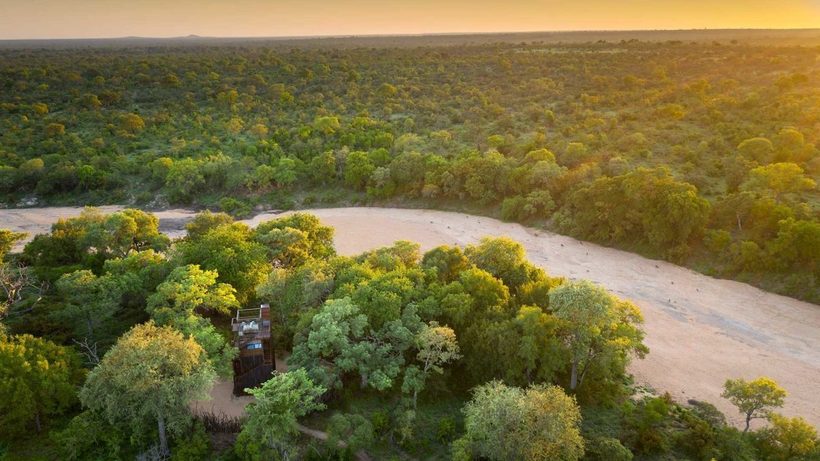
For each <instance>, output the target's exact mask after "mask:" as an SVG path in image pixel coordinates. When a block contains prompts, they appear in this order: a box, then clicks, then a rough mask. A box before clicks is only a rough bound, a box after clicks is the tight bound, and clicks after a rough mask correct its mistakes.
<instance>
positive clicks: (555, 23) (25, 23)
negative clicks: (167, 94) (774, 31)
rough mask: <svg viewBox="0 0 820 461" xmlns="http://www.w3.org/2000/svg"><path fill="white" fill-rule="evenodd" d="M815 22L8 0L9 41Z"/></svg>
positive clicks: (488, 4) (561, 11)
mask: <svg viewBox="0 0 820 461" xmlns="http://www.w3.org/2000/svg"><path fill="white" fill-rule="evenodd" d="M815 27H820V0H617V1H616V0H502V1H498V0H495V1H491V0H412V1H411V0H0V39H16V38H89V37H123V36H144V37H149V36H150V37H173V36H182V35H189V34H196V35H202V36H221V37H252V36H301V35H353V34H355V35H365V34H416V33H438V32H498V31H541V30H593V29H594V30H605V29H701V28H815Z"/></svg>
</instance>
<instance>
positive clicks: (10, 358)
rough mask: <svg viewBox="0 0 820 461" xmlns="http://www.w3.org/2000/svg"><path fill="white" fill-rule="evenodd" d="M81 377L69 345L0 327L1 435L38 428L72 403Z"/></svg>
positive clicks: (6, 438) (2, 436) (10, 434)
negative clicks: (4, 330) (5, 331)
mask: <svg viewBox="0 0 820 461" xmlns="http://www.w3.org/2000/svg"><path fill="white" fill-rule="evenodd" d="M82 378H83V373H82V371H81V369H80V360H79V358H78V357H77V355H76V354H75V353H74V352H73V351H72V350H71V349H68V348H65V347H62V346H58V345H57V344H54V343H52V342H51V341H48V340H45V339H41V338H35V337H34V336H31V335H19V336H6V335H5V334H4V333H3V332H2V331H0V395H2V396H3V397H2V398H0V439H3V440H5V441H9V440H11V439H12V438H14V437H16V436H19V435H21V434H24V433H26V432H27V431H29V430H31V429H34V430H36V431H37V432H39V431H40V430H41V429H42V427H43V426H44V425H46V424H47V423H48V422H49V420H50V419H51V418H53V417H56V416H59V415H60V414H62V413H63V412H65V411H67V410H68V409H69V408H70V407H71V406H72V405H74V404H75V402H76V400H77V396H76V386H77V385H78V384H79V383H80V382H81V380H82Z"/></svg>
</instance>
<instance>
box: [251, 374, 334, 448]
mask: <svg viewBox="0 0 820 461" xmlns="http://www.w3.org/2000/svg"><path fill="white" fill-rule="evenodd" d="M325 391H326V389H325V388H324V387H322V386H319V385H316V384H314V383H313V381H311V380H310V378H309V377H308V375H307V373H306V372H305V370H304V369H301V368H300V369H296V370H292V371H288V372H286V373H277V374H276V375H274V376H273V378H271V379H269V380H268V381H266V382H265V383H263V384H262V386H260V387H258V388H254V389H248V392H249V393H250V394H251V395H253V396H254V398H255V401H254V402H252V403H251V404H249V405H248V407H247V412H248V420H247V422H245V424H244V425H243V426H242V432H241V433H240V434H239V438H238V440H237V449H238V451H239V452H240V453H242V454H243V455H245V456H244V458H245V459H251V460H262V459H272V457H271V456H270V455H271V454H270V453H269V452H267V450H270V449H272V450H274V453H276V455H277V456H278V458H279V459H282V460H284V461H287V460H289V459H291V456H292V455H293V440H294V436H295V435H296V434H297V433H298V432H299V429H298V418H301V417H302V416H305V415H308V414H310V413H312V412H314V411H317V410H323V409H324V408H325V405H324V404H322V403H321V402H319V400H318V399H319V397H321V396H322V394H324V393H325Z"/></svg>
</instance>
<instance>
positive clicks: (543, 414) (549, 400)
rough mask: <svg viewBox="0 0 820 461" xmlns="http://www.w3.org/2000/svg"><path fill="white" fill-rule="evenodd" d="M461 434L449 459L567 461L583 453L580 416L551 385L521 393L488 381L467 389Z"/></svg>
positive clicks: (515, 389)
mask: <svg viewBox="0 0 820 461" xmlns="http://www.w3.org/2000/svg"><path fill="white" fill-rule="evenodd" d="M464 419H465V421H464V426H465V435H464V437H463V438H462V439H461V440H459V441H458V442H456V443H454V444H453V446H454V457H453V459H457V460H462V459H465V460H466V459H471V458H474V457H479V458H484V459H490V460H509V459H517V460H522V461H524V460H541V459H554V460H561V461H572V460H577V459H581V457H582V456H583V454H584V440H583V438H582V437H581V432H580V428H579V425H580V421H581V413H580V411H579V409H578V405H577V404H576V403H575V400H574V399H573V398H572V397H569V396H567V395H566V394H565V393H564V391H563V390H561V388H559V387H555V386H545V385H538V386H532V387H529V388H527V389H521V388H517V387H508V386H506V385H504V384H502V383H501V382H499V381H492V382H490V383H488V384H485V385H483V386H479V387H477V388H476V389H474V390H473V398H472V399H471V400H470V401H469V402H468V403H467V405H465V407H464Z"/></svg>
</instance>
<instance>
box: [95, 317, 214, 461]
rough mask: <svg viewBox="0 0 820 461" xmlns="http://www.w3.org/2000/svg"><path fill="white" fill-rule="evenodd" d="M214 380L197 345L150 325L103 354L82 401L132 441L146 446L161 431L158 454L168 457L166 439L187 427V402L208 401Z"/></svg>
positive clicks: (129, 333) (202, 351)
mask: <svg viewBox="0 0 820 461" xmlns="http://www.w3.org/2000/svg"><path fill="white" fill-rule="evenodd" d="M214 376H215V374H214V371H213V368H212V367H211V365H210V364H209V363H208V360H207V357H206V354H205V351H204V350H203V349H202V347H201V346H200V345H199V344H197V343H196V341H194V340H193V339H190V338H185V337H184V336H183V335H182V334H181V333H179V332H178V331H176V330H174V329H172V328H171V327H158V326H156V325H154V324H153V323H147V324H142V325H137V326H136V327H134V328H133V329H131V330H130V331H129V332H128V333H126V334H125V335H123V336H122V337H120V339H119V340H118V341H117V344H115V345H114V347H112V348H111V350H109V351H108V353H106V354H105V356H104V357H103V359H102V362H101V363H100V365H99V366H97V368H95V369H94V370H92V371H91V373H90V374H89V375H88V379H87V380H86V382H85V385H84V386H83V388H82V389H81V391H80V400H81V402H82V404H83V406H84V407H86V408H89V409H90V410H92V411H95V412H99V413H100V414H102V415H104V417H105V419H106V420H107V421H108V423H109V424H112V425H115V426H118V427H124V428H127V430H128V431H129V432H130V433H131V434H132V439H134V440H141V441H143V442H148V441H150V440H151V439H153V437H154V435H153V434H155V433H158V435H159V445H160V450H161V452H163V453H168V451H169V449H168V440H167V436H168V435H172V436H173V435H176V434H180V433H181V431H184V430H186V429H187V428H188V427H189V426H188V423H189V421H190V409H189V407H188V404H189V403H190V402H191V401H192V400H195V399H200V398H205V396H206V395H207V391H208V390H209V389H210V387H211V385H212V384H213V380H214ZM155 429H156V430H157V432H154V430H155Z"/></svg>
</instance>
